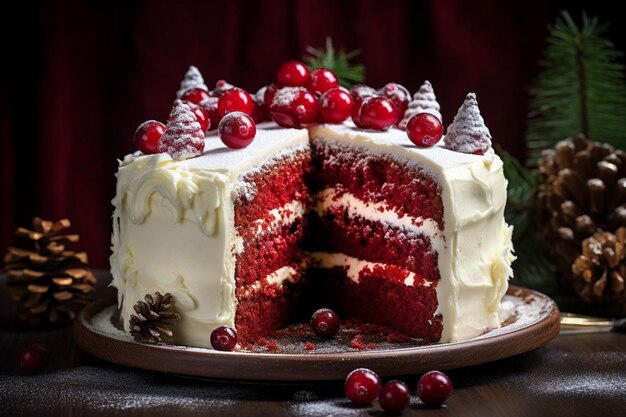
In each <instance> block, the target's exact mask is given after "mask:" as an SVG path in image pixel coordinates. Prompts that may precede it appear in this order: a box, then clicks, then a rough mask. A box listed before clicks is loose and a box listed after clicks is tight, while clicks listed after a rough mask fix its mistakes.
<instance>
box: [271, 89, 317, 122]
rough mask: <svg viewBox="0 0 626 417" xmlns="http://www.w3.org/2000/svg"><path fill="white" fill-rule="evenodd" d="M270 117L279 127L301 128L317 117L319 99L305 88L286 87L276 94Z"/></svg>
mask: <svg viewBox="0 0 626 417" xmlns="http://www.w3.org/2000/svg"><path fill="white" fill-rule="evenodd" d="M270 115H271V116H272V120H274V121H275V122H276V123H277V124H278V125H279V126H282V127H294V128H299V127H300V126H301V125H302V123H311V122H313V121H315V118H316V116H317V99H316V98H315V96H314V95H313V94H311V93H310V92H309V91H307V89H306V88H303V87H285V88H281V89H280V90H278V91H277V92H276V95H275V96H274V100H273V101H272V105H271V106H270Z"/></svg>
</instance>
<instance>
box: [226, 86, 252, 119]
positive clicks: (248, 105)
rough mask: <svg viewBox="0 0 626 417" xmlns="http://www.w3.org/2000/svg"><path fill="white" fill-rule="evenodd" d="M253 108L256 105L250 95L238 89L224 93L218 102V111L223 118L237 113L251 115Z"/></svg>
mask: <svg viewBox="0 0 626 417" xmlns="http://www.w3.org/2000/svg"><path fill="white" fill-rule="evenodd" d="M253 108H254V103H253V101H252V97H250V94H248V92H247V91H245V90H243V89H241V88H237V87H235V88H231V89H230V90H226V91H224V92H223V93H222V95H221V96H220V98H219V100H218V102H217V111H218V112H219V113H220V116H222V117H223V116H224V115H225V114H227V113H232V112H236V111H240V112H243V113H245V114H247V115H250V114H252V109H253Z"/></svg>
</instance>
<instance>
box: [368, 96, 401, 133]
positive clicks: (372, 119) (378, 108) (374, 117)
mask: <svg viewBox="0 0 626 417" xmlns="http://www.w3.org/2000/svg"><path fill="white" fill-rule="evenodd" d="M397 120H398V111H397V109H396V107H395V106H394V105H393V102H392V101H391V100H389V99H388V98H385V97H369V98H366V99H365V100H364V101H363V104H362V105H361V109H360V111H359V114H358V121H359V122H360V123H361V125H362V126H363V127H365V128H366V129H374V130H387V129H389V128H390V127H391V126H393V125H394V124H395V123H396V121H397Z"/></svg>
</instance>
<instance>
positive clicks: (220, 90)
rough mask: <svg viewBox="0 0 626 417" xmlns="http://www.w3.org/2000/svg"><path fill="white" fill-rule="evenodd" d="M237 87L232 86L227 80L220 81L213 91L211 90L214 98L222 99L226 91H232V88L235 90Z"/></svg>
mask: <svg viewBox="0 0 626 417" xmlns="http://www.w3.org/2000/svg"><path fill="white" fill-rule="evenodd" d="M234 87H235V86H234V85H232V84H230V83H229V82H228V81H226V80H218V81H217V82H216V83H215V88H214V89H213V90H211V95H212V96H213V97H218V98H219V97H221V96H222V94H224V92H225V91H228V90H230V89H231V88H234Z"/></svg>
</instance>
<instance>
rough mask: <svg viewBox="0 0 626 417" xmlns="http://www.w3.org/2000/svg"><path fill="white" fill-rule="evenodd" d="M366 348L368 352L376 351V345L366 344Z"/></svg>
mask: <svg viewBox="0 0 626 417" xmlns="http://www.w3.org/2000/svg"><path fill="white" fill-rule="evenodd" d="M367 348H368V349H369V350H376V343H368V344H367Z"/></svg>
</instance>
